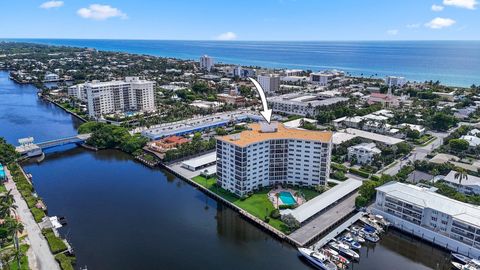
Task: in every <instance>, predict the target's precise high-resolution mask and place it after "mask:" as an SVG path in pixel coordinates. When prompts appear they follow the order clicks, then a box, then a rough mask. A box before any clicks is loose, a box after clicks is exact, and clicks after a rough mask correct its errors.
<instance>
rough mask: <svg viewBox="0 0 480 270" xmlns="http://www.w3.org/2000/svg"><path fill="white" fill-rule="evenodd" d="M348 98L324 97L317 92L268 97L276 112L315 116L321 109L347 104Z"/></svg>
mask: <svg viewBox="0 0 480 270" xmlns="http://www.w3.org/2000/svg"><path fill="white" fill-rule="evenodd" d="M347 101H348V98H345V97H333V98H324V97H321V96H320V95H317V94H308V93H291V94H285V95H280V96H275V97H270V98H268V102H269V103H270V104H271V106H272V109H273V111H274V112H275V113H281V114H287V115H290V114H295V115H301V116H307V117H308V116H312V117H313V116H315V115H317V114H318V112H319V111H320V110H321V109H324V108H329V107H331V106H340V105H344V104H346V103H347Z"/></svg>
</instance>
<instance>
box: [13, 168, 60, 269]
mask: <svg viewBox="0 0 480 270" xmlns="http://www.w3.org/2000/svg"><path fill="white" fill-rule="evenodd" d="M7 177H8V179H9V180H8V182H6V183H5V187H6V188H7V190H9V189H11V190H12V194H13V197H14V198H15V204H16V205H17V213H18V215H19V216H20V219H21V221H22V223H23V226H24V227H25V230H26V231H27V234H28V236H27V238H28V241H29V242H30V249H31V251H32V252H28V254H29V255H30V254H32V255H33V257H29V258H28V261H29V265H30V267H31V268H32V270H36V269H39V270H60V267H59V265H58V263H57V261H55V258H54V257H53V255H52V253H51V252H50V249H49V247H48V243H47V240H46V239H45V237H44V236H43V234H42V232H41V230H40V227H39V226H38V224H37V223H36V222H35V220H34V219H33V216H32V213H31V212H30V210H29V209H28V206H27V203H26V202H25V200H23V198H22V195H21V194H20V192H19V191H18V189H17V186H16V185H15V183H14V182H13V180H12V179H11V176H10V173H9V172H8V171H7Z"/></svg>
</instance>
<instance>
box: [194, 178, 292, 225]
mask: <svg viewBox="0 0 480 270" xmlns="http://www.w3.org/2000/svg"><path fill="white" fill-rule="evenodd" d="M192 180H193V181H195V182H196V183H198V184H200V185H202V186H204V187H206V188H208V189H209V190H210V191H212V192H214V193H216V194H218V195H220V196H222V197H223V198H224V199H226V200H227V201H229V202H231V203H233V204H235V205H236V206H238V207H240V208H242V209H244V210H245V211H247V212H248V213H250V214H252V215H254V216H255V217H257V218H260V219H262V220H263V219H264V218H265V216H270V213H271V212H272V210H273V209H275V207H274V206H273V204H272V203H271V202H270V201H269V200H268V195H267V194H268V190H267V189H264V190H261V191H258V192H256V193H254V194H253V195H252V196H250V197H248V198H246V199H245V200H241V199H240V198H238V197H237V196H235V195H234V194H232V193H230V192H228V191H226V190H224V189H222V188H219V187H216V186H214V184H215V182H216V178H210V179H205V177H203V176H196V177H194V178H193V179H192ZM269 224H270V225H272V226H273V227H274V228H276V229H277V230H280V231H282V232H288V227H287V226H286V225H285V224H284V223H283V222H282V221H281V220H279V219H273V218H270V222H269Z"/></svg>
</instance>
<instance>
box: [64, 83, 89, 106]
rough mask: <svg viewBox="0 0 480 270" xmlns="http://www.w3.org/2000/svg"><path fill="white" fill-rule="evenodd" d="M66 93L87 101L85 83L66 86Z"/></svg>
mask: <svg viewBox="0 0 480 270" xmlns="http://www.w3.org/2000/svg"><path fill="white" fill-rule="evenodd" d="M67 91H68V95H69V96H70V97H73V98H76V99H78V100H80V101H83V102H87V90H86V89H85V84H83V83H81V84H77V85H72V86H69V87H68V90H67Z"/></svg>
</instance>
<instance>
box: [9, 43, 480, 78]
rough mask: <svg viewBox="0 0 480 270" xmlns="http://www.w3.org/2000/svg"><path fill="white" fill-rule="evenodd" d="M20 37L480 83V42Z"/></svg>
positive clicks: (233, 61) (247, 62)
mask: <svg viewBox="0 0 480 270" xmlns="http://www.w3.org/2000/svg"><path fill="white" fill-rule="evenodd" d="M15 40H16V41H26V42H35V43H41V44H49V45H66V46H76V47H89V48H96V49H98V50H108V51H122V52H129V53H138V54H149V55H156V56H163V57H175V58H180V59H195V60H196V59H198V58H199V57H200V56H201V55H203V54H208V55H210V56H212V57H214V58H215V59H216V61H217V62H223V63H231V64H241V65H252V66H262V67H269V68H298V69H305V70H313V71H319V70H324V69H340V70H344V71H346V72H349V73H350V74H352V75H363V76H367V77H370V76H374V77H384V76H386V75H397V76H405V77H406V78H407V79H408V80H411V81H425V80H434V81H436V80H439V81H440V82H442V83H443V84H447V85H452V86H470V85H472V84H477V85H478V84H480V41H315V42H313V41H312V42H300V41H298V42H290V41H288V42H287V41H284V42H278V41H261V42H260V41H173V40H94V39H88V40H84V39H15Z"/></svg>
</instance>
